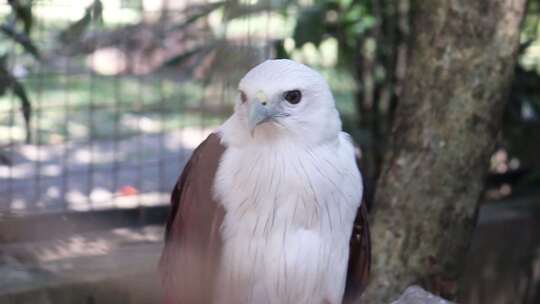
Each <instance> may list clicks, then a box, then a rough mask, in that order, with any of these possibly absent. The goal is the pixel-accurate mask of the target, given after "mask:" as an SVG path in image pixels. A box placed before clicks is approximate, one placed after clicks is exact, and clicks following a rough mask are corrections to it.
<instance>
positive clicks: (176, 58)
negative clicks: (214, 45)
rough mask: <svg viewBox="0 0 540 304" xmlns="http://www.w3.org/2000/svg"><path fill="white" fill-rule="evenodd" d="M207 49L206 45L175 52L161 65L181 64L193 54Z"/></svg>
mask: <svg viewBox="0 0 540 304" xmlns="http://www.w3.org/2000/svg"><path fill="white" fill-rule="evenodd" d="M207 49H208V48H207V47H203V46H201V47H196V48H193V49H191V50H188V51H185V52H183V53H180V54H177V55H175V56H172V57H171V58H169V59H168V60H166V61H165V62H164V63H163V64H162V65H161V67H171V66H176V65H180V64H183V63H185V62H186V61H187V60H189V59H190V58H192V57H193V56H195V55H197V54H199V53H203V52H205V51H207Z"/></svg>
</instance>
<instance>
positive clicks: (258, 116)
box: [248, 91, 279, 134]
mask: <svg viewBox="0 0 540 304" xmlns="http://www.w3.org/2000/svg"><path fill="white" fill-rule="evenodd" d="M275 116H279V111H278V110H277V109H276V106H275V105H273V104H270V102H268V100H267V98H266V96H265V95H264V93H262V92H260V91H259V92H257V95H256V98H255V100H254V101H253V102H252V103H251V108H250V110H249V117H248V127H249V129H250V131H251V133H252V134H253V131H254V130H255V127H257V126H258V125H260V124H262V123H264V122H267V121H268V120H270V119H272V118H273V117H275Z"/></svg>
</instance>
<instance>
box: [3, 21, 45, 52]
mask: <svg viewBox="0 0 540 304" xmlns="http://www.w3.org/2000/svg"><path fill="white" fill-rule="evenodd" d="M0 31H1V32H2V33H4V34H5V35H6V36H8V37H10V38H11V39H13V40H14V41H15V42H17V43H19V44H20V45H21V46H22V47H23V48H24V50H25V51H27V52H28V53H30V54H32V55H33V56H34V57H35V58H36V59H38V60H39V58H40V55H39V51H38V49H37V47H36V46H35V45H34V44H33V43H32V41H31V40H30V38H29V37H28V36H27V35H26V34H25V33H20V32H17V30H15V28H13V27H11V26H8V25H6V24H2V25H0Z"/></svg>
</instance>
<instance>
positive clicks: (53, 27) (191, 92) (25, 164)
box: [0, 0, 285, 215]
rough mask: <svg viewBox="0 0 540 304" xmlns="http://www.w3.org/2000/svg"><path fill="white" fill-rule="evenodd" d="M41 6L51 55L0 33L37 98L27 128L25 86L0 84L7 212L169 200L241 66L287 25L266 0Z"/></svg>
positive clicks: (39, 17) (0, 6)
mask: <svg viewBox="0 0 540 304" xmlns="http://www.w3.org/2000/svg"><path fill="white" fill-rule="evenodd" d="M264 3H266V2H264ZM231 7H234V10H232V9H231ZM255 9H256V14H254V13H253V12H255ZM246 11H247V12H249V13H245V12H246ZM8 12H9V6H8V4H7V2H3V1H0V15H3V16H7V15H8ZM230 12H238V13H237V15H236V16H234V18H233V17H231V16H230ZM32 13H33V16H34V21H33V22H34V26H33V30H32V32H31V37H32V40H33V41H34V43H35V45H36V47H37V49H38V50H39V51H40V53H41V56H40V57H41V58H40V60H35V59H33V58H32V57H31V56H29V55H28V54H26V53H25V50H24V49H23V48H22V47H21V46H20V45H18V44H17V43H15V42H13V41H10V40H7V39H6V40H3V41H0V48H1V50H2V51H4V52H5V54H6V56H5V58H7V59H6V62H7V68H8V69H9V70H10V71H11V72H12V73H13V74H14V75H15V76H16V77H17V79H18V81H19V82H20V83H21V84H22V85H23V86H24V89H25V91H26V92H27V95H28V97H29V100H30V102H31V108H32V115H31V117H30V121H29V125H28V128H25V121H24V119H23V115H22V114H21V111H20V108H21V105H20V103H19V100H18V97H17V96H15V94H11V95H10V94H4V95H2V96H0V154H1V155H2V159H3V160H4V161H3V162H2V163H0V215H1V214H4V215H6V214H13V213H16V214H19V213H21V214H35V213H43V212H58V211H59V212H64V211H89V210H101V209H108V208H134V207H144V206H154V205H160V204H166V203H167V202H168V199H169V191H170V189H171V188H172V186H173V184H174V182H175V180H176V177H177V176H178V174H179V172H180V170H181V168H182V166H183V164H184V163H185V162H186V160H187V158H188V156H189V154H190V151H191V150H192V149H193V148H194V147H195V146H196V145H197V144H198V143H199V142H200V141H201V140H202V139H203V138H204V136H205V135H206V134H208V133H209V132H210V130H212V129H213V128H214V127H215V126H217V125H218V124H219V123H220V121H222V120H223V119H224V118H225V117H226V116H227V115H228V114H229V113H230V112H231V111H232V102H233V100H234V98H235V96H236V90H235V86H236V83H237V81H238V79H239V77H240V75H242V74H243V73H244V72H245V71H247V69H249V67H251V66H252V65H253V64H254V63H255V62H257V61H260V60H262V59H264V58H268V57H271V56H272V47H271V46H272V41H273V40H274V39H276V38H277V37H279V33H283V32H284V31H285V29H283V27H284V24H285V23H284V22H283V21H282V20H279V18H278V17H276V15H275V14H273V13H271V6H269V5H266V4H265V5H264V6H261V3H260V2H242V1H226V2H206V1H196V0H185V1H184V0H181V1H176V0H163V1H127V0H124V1H120V0H117V1H93V2H92V1H77V2H74V1H62V0H49V1H33V3H32ZM227 14H229V17H227V16H226V15H227ZM224 20H225V21H224ZM271 29H273V30H271ZM270 32H272V33H273V36H271V35H270V34H269V33H270Z"/></svg>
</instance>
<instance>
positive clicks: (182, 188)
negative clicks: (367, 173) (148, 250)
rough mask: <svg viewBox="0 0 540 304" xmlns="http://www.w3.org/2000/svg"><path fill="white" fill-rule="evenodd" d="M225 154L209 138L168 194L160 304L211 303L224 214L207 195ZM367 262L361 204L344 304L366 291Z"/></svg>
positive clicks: (364, 211)
mask: <svg viewBox="0 0 540 304" xmlns="http://www.w3.org/2000/svg"><path fill="white" fill-rule="evenodd" d="M224 151H225V147H224V146H223V145H222V144H221V143H220V138H219V136H218V135H216V134H211V135H210V136H208V138H207V139H206V140H205V141H204V142H203V143H202V144H201V145H200V146H199V147H198V148H197V149H195V151H194V152H193V155H192V157H191V159H190V160H189V162H188V163H187V164H186V166H185V168H184V170H183V172H182V174H181V176H180V178H179V179H178V181H177V183H176V185H175V187H174V189H173V192H172V196H171V212H170V214H169V218H168V221H167V226H166V233H165V247H164V249H163V254H162V256H161V260H160V265H159V267H160V272H161V277H162V283H163V287H164V295H163V296H164V303H165V304H208V303H211V302H212V290H213V283H214V277H215V274H216V272H217V267H218V263H219V258H220V254H221V246H222V244H221V237H220V231H219V229H220V227H221V223H222V220H223V216H224V210H223V207H222V206H221V204H219V203H218V202H216V201H215V200H214V198H213V196H212V193H211V189H212V188H213V183H214V178H215V174H216V171H217V168H218V166H219V161H220V159H221V156H222V154H223V152H224ZM370 262H371V248H370V236H369V227H368V222H367V209H366V207H365V204H362V206H361V207H360V208H359V209H358V213H357V216H356V220H355V224H354V228H353V232H352V236H351V240H350V256H349V267H348V272H347V286H346V290H345V298H344V303H354V301H355V300H357V298H358V297H359V295H360V294H361V292H362V291H363V289H364V288H365V286H366V284H367V277H368V274H369V269H370Z"/></svg>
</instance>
